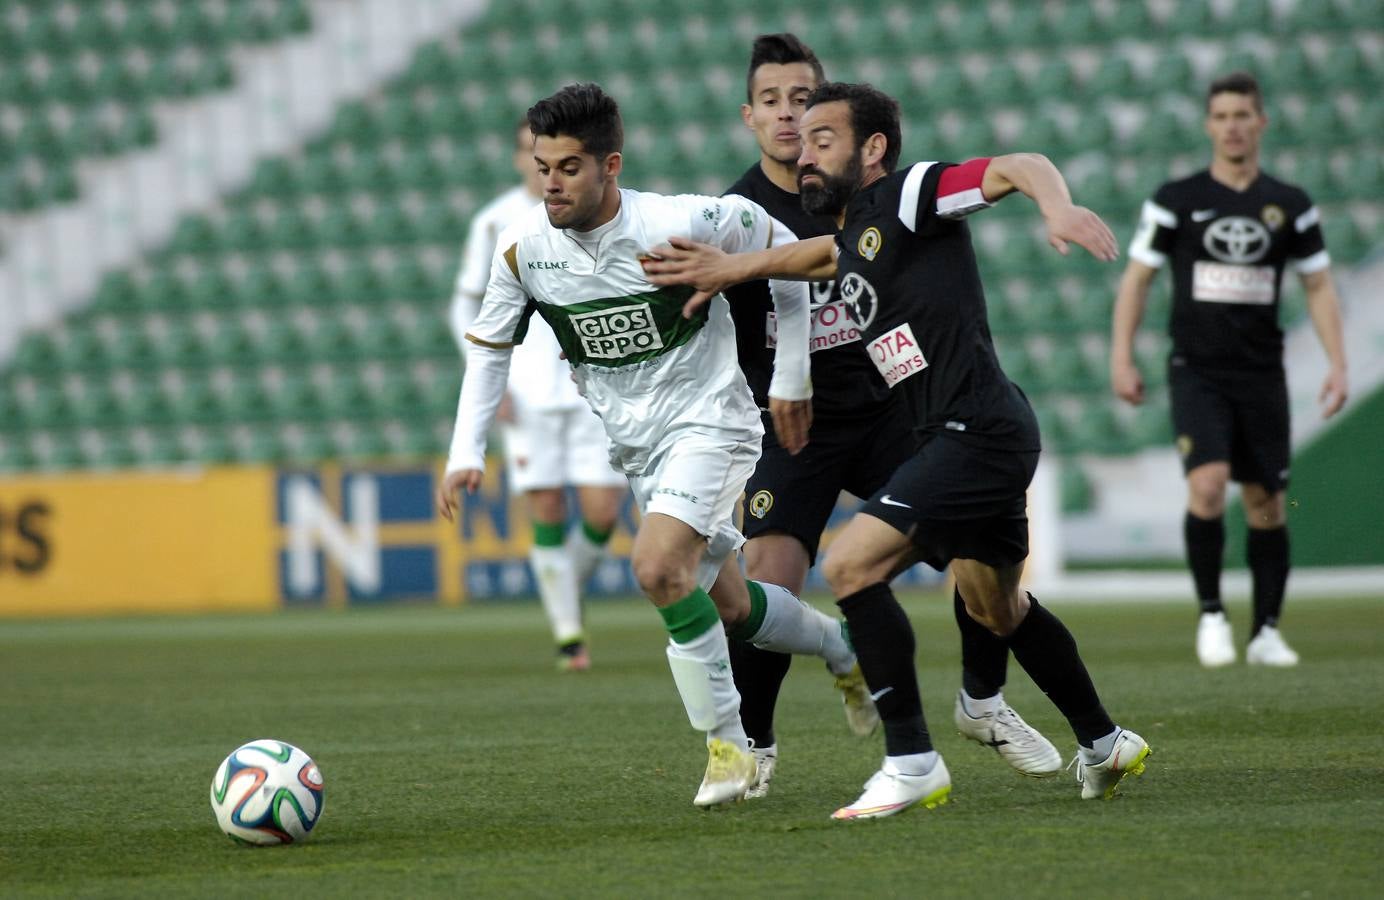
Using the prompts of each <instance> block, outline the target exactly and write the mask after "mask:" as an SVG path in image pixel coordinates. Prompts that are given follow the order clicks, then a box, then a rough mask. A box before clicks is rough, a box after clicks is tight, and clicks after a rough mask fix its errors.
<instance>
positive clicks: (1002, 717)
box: [952, 691, 1062, 778]
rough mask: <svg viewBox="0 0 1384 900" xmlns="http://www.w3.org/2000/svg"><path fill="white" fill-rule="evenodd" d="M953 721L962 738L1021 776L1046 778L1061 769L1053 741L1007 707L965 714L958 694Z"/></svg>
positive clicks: (1060, 761)
mask: <svg viewBox="0 0 1384 900" xmlns="http://www.w3.org/2000/svg"><path fill="white" fill-rule="evenodd" d="M952 720H953V721H954V722H956V730H957V731H959V732H961V736H962V737H964V738H969V739H970V740H973V741H975V742H976V743H978V744H984V745H985V746H987V747H991V748H993V749H994V751H995V752H996V753H998V754H999V755H1000V756H1001V757H1003V758H1004V761H1005V762H1007V763H1009V764H1010V765H1011V766H1013V767H1014V769H1015V770H1016V771H1017V772H1018V773H1019V774H1020V775H1028V776H1030V777H1033V778H1047V777H1048V776H1050V775H1056V774H1057V773H1058V772H1059V771H1061V769H1062V754H1060V753H1058V752H1057V748H1056V747H1054V746H1053V745H1052V741H1049V740H1048V739H1047V738H1045V737H1043V735H1042V734H1041V733H1040V732H1039V731H1038V729H1036V728H1034V727H1033V726H1032V725H1029V724H1028V723H1027V722H1025V721H1024V720H1023V719H1022V718H1021V717H1020V716H1019V714H1018V713H1016V712H1015V711H1014V710H1013V708H1012V707H1010V706H1009V704H1007V703H1005V704H1002V705H1001V706H1000V708H999V709H998V710H996V711H995V712H987V713H984V714H982V715H980V716H973V715H971V714H970V713H969V712H967V711H966V705H965V704H964V703H962V702H961V693H960V692H959V691H958V692H957V695H956V710H955V712H954V713H953V716H952Z"/></svg>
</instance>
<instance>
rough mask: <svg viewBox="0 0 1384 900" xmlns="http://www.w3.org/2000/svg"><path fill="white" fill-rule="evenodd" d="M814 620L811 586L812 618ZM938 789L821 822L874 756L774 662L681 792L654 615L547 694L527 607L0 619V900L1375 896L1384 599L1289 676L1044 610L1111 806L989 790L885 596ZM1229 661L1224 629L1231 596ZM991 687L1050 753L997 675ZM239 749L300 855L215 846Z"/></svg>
mask: <svg viewBox="0 0 1384 900" xmlns="http://www.w3.org/2000/svg"><path fill="white" fill-rule="evenodd" d="M818 602H819V604H820V605H823V606H825V601H822V600H819V601H818ZM906 605H907V606H908V609H909V611H910V613H911V614H912V616H913V619H914V623H915V626H916V629H917V632H918V644H919V647H918V660H919V672H920V676H921V679H922V684H923V692H924V702H925V704H926V706H927V712H928V717H929V722H930V724H931V727H932V731H933V734H934V736H935V739H936V742H937V745H938V749H939V750H941V752H942V753H943V755H944V756H945V757H946V759H947V763H948V766H949V767H950V768H951V771H952V775H953V779H954V785H955V787H954V790H953V794H952V802H951V803H950V804H949V805H947V806H945V807H942V808H940V809H938V810H935V811H924V810H921V809H918V810H914V811H911V812H908V813H906V814H904V815H901V816H898V817H895V818H892V819H887V820H883V821H879V822H863V823H836V822H832V821H830V820H829V819H828V815H829V814H830V812H831V811H832V810H833V809H834V808H835V807H836V806H838V805H840V804H841V803H843V802H845V801H849V800H851V799H854V797H855V795H856V793H857V791H858V789H859V787H860V785H861V784H862V783H863V782H864V780H865V779H866V778H867V777H868V776H869V775H870V774H871V773H872V772H873V771H874V769H875V768H876V766H877V765H878V763H879V759H880V756H881V754H882V744H881V741H880V739H879V737H878V736H876V737H873V738H869V739H858V738H854V737H852V736H851V735H850V734H849V733H848V731H847V729H846V726H845V720H844V717H843V716H842V715H841V712H840V704H839V701H838V699H837V697H836V696H835V695H834V693H833V691H832V689H831V683H830V680H829V678H828V677H827V675H826V674H825V672H824V671H823V669H822V668H821V666H820V665H819V664H817V663H816V662H814V661H808V660H799V661H798V662H797V663H796V664H795V665H794V670H793V672H791V673H790V675H789V677H788V681H787V683H786V685H785V691H784V695H783V697H782V699H781V701H780V704H779V716H778V737H779V744H780V748H781V757H780V765H779V774H778V776H777V778H776V779H775V782H774V786H773V789H772V790H771V792H770V794H769V796H768V797H767V798H765V799H763V800H759V801H754V802H752V803H748V804H739V805H737V806H735V807H732V808H728V809H723V810H716V811H711V812H703V811H699V810H697V809H695V808H693V806H692V805H691V802H690V801H691V799H692V794H693V792H694V791H695V789H696V787H697V783H698V781H699V780H700V778H701V774H702V769H703V767H704V765H705V761H706V757H705V752H704V750H703V749H702V745H701V738H700V736H699V735H697V734H695V733H693V732H692V731H691V730H690V729H689V727H688V725H687V722H686V719H685V717H684V714H683V711H682V707H681V704H680V703H679V701H678V698H677V695H676V693H675V691H674V688H673V685H672V680H671V678H670V676H669V674H668V669H667V665H666V663H665V660H664V656H663V649H662V645H663V640H664V637H663V633H662V631H661V628H660V625H659V621H658V617H657V616H656V615H655V614H654V613H653V611H652V610H651V609H649V608H648V606H647V605H646V604H644V603H642V602H636V601H611V602H603V603H597V604H593V606H592V608H591V611H590V628H591V632H592V635H593V640H592V650H593V657H594V661H595V667H594V669H593V670H592V671H591V672H590V673H588V674H586V675H559V674H557V673H556V672H555V671H554V669H553V666H552V650H551V647H550V645H549V642H548V639H547V635H546V631H545V628H544V625H543V622H542V618H541V615H540V613H539V612H538V609H537V607H536V606H535V605H533V604H496V605H489V606H477V607H474V608H463V609H459V610H446V609H437V608H431V607H429V608H408V607H405V608H392V609H375V610H366V611H352V612H347V613H342V614H331V613H322V612H315V613H308V612H299V613H284V614H280V615H277V616H263V617H261V616H245V617H215V618H206V617H187V618H157V619H123V620H98V621H72V622H8V623H0V798H2V801H0V896H6V897H16V896H30V895H52V896H141V897H146V896H163V895H171V896H194V895H195V896H212V897H227V896H257V897H263V896H270V895H274V896H311V897H318V896H320V897H343V896H387V897H417V896H474V897H500V896H505V897H507V896H532V897H615V896H619V897H668V896H685V897H694V896H698V897H718V896H725V897H737V896H752V895H757V896H762V897H780V896H803V897H832V896H843V897H844V896H854V897H872V896H890V897H917V896H956V897H963V896H969V897H975V896H1076V897H1099V896H1118V897H1122V898H1123V897H1174V896H1176V897H1181V896H1206V897H1224V896H1254V897H1271V896H1283V897H1287V896H1295V897H1307V896H1315V897H1325V896H1331V897H1343V896H1344V897H1350V896H1378V891H1379V890H1380V887H1379V886H1380V884H1381V879H1384V861H1382V860H1381V857H1382V856H1384V727H1382V726H1381V724H1380V723H1381V722H1384V656H1381V654H1380V646H1381V641H1380V635H1381V634H1384V604H1382V603H1381V602H1380V598H1378V597H1375V598H1359V599H1339V600H1330V601H1310V602H1308V601H1304V602H1300V603H1290V605H1289V609H1288V617H1287V620H1286V622H1285V634H1286V635H1287V636H1288V638H1289V639H1290V640H1291V641H1292V643H1293V644H1294V645H1295V646H1296V647H1297V649H1298V650H1299V651H1300V652H1301V653H1302V655H1303V659H1304V662H1303V664H1302V665H1301V666H1299V667H1298V668H1297V669H1293V670H1286V671H1268V670H1259V669H1249V668H1247V667H1246V666H1244V665H1243V664H1240V665H1237V666H1235V667H1233V668H1230V669H1227V670H1222V671H1215V672H1206V671H1203V670H1201V669H1200V668H1199V667H1198V666H1197V665H1196V663H1195V660H1194V658H1193V654H1192V637H1193V630H1194V627H1195V613H1194V610H1193V609H1192V608H1190V604H1186V603H1161V604H1160V603H1153V604H1138V605H1129V604H1125V605H1109V606H1100V605H1092V604H1063V603H1062V602H1061V600H1060V599H1059V598H1053V599H1052V601H1051V605H1052V607H1053V608H1054V609H1056V610H1057V611H1058V612H1059V613H1060V614H1061V615H1062V616H1063V617H1064V619H1065V620H1066V621H1067V623H1068V624H1069V625H1070V626H1071V628H1072V630H1073V632H1074V633H1075V634H1076V636H1077V639H1078V642H1079V643H1080V645H1081V647H1082V649H1083V652H1084V654H1085V657H1086V660H1087V662H1088V664H1089V666H1090V668H1091V670H1092V672H1093V674H1094V676H1095V679H1096V682H1097V685H1098V687H1099V688H1100V689H1101V692H1102V695H1103V697H1104V699H1105V701H1106V704H1107V706H1108V707H1109V709H1110V710H1111V712H1112V713H1113V714H1114V716H1115V718H1116V719H1117V720H1118V721H1120V722H1122V723H1124V724H1127V725H1129V726H1130V727H1132V728H1134V729H1136V730H1137V731H1139V732H1140V733H1142V734H1143V735H1144V736H1145V737H1146V738H1147V739H1148V740H1149V743H1150V744H1151V745H1152V746H1153V751H1154V754H1153V756H1152V757H1151V758H1150V761H1149V767H1148V771H1147V773H1146V774H1145V775H1144V776H1143V777H1142V778H1139V779H1130V780H1129V781H1127V782H1126V789H1125V790H1124V793H1123V796H1121V797H1120V798H1118V799H1117V800H1115V801H1113V802H1108V803H1105V802H1094V801H1092V802H1082V801H1081V800H1080V799H1079V789H1078V787H1077V785H1076V783H1075V780H1074V778H1073V777H1072V775H1071V773H1064V774H1063V775H1062V776H1061V777H1058V778H1054V779H1049V780H1046V781H1034V780H1027V779H1024V778H1021V777H1020V776H1018V775H1016V774H1014V773H1012V772H1011V771H1010V770H1009V769H1008V768H1007V767H1006V766H1005V765H1004V764H1003V763H1002V762H1001V761H1000V760H999V758H998V757H997V756H995V755H994V754H993V753H992V752H991V751H989V750H988V749H985V748H981V747H978V746H976V745H973V744H969V743H966V742H964V741H963V740H962V739H961V738H959V737H958V736H957V735H956V734H955V732H954V731H953V730H952V729H951V727H950V718H951V706H952V698H953V696H954V692H955V689H956V686H957V683H958V677H959V676H958V674H957V640H956V636H955V626H954V624H953V623H952V621H951V610H950V603H948V602H946V600H945V599H944V598H941V597H939V596H937V595H916V596H911V597H908V598H907V603H906ZM1231 614H1232V619H1233V620H1234V621H1235V624H1236V627H1237V629H1238V632H1239V634H1238V636H1239V638H1240V640H1241V643H1243V638H1244V634H1243V632H1244V628H1245V624H1246V621H1247V610H1246V609H1245V608H1244V605H1243V604H1238V605H1235V606H1233V607H1232V610H1231ZM1010 681H1011V683H1010V687H1009V689H1008V691H1007V692H1006V693H1007V696H1008V697H1009V699H1010V701H1011V702H1012V703H1013V704H1014V705H1015V707H1016V708H1018V709H1019V711H1020V712H1021V713H1023V714H1024V715H1025V716H1026V717H1027V719H1028V720H1029V722H1031V723H1032V724H1034V725H1035V726H1037V727H1039V728H1041V729H1042V730H1043V731H1044V732H1045V733H1046V734H1048V735H1049V736H1050V737H1052V738H1053V739H1054V741H1055V742H1056V743H1057V744H1058V746H1059V748H1060V749H1062V751H1063V752H1064V754H1069V753H1070V752H1072V750H1073V748H1074V743H1073V740H1072V738H1071V734H1070V732H1069V731H1068V730H1067V728H1066V726H1065V723H1064V722H1062V720H1061V718H1060V717H1059V716H1058V715H1057V713H1056V711H1055V710H1054V709H1053V708H1052V706H1051V705H1050V704H1049V703H1048V702H1047V700H1046V699H1045V698H1044V697H1043V696H1042V695H1041V694H1040V693H1039V692H1038V691H1037V690H1036V689H1035V688H1034V687H1033V686H1032V684H1031V683H1030V682H1029V681H1028V680H1027V677H1026V676H1025V675H1024V674H1023V672H1022V671H1021V670H1019V668H1018V667H1017V665H1013V664H1011V669H1010ZM259 737H275V738H280V739H282V740H286V741H289V742H292V743H295V744H297V745H299V746H301V747H303V748H304V749H305V750H307V751H308V752H309V753H311V754H312V755H313V757H314V758H315V759H316V760H317V762H318V763H319V765H320V766H321V768H322V772H323V775H324V777H325V779H326V811H325V815H324V817H323V819H322V821H321V824H320V825H319V826H318V828H317V830H316V831H315V832H314V833H313V835H312V837H311V839H310V840H309V841H308V842H307V843H305V844H302V845H299V846H293V847H286V848H268V849H247V848H243V847H239V846H236V845H234V844H233V843H232V842H231V841H230V840H228V839H227V838H225V837H224V836H223V835H222V834H221V833H220V831H219V830H218V829H217V827H216V824H215V821H214V819H213V816H212V813H211V810H210V808H209V805H208V801H207V791H208V786H209V783H210V780H211V777H212V773H213V772H214V770H215V768H216V766H217V764H218V763H219V762H220V760H221V759H222V757H223V756H225V755H226V754H227V753H228V752H229V751H230V750H231V749H232V748H234V747H236V746H237V745H239V744H240V743H242V742H244V741H247V740H250V739H252V738H259Z"/></svg>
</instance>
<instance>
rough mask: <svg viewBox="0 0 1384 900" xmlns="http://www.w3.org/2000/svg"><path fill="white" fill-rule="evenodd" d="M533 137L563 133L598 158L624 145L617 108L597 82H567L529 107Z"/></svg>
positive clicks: (614, 151)
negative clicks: (555, 91)
mask: <svg viewBox="0 0 1384 900" xmlns="http://www.w3.org/2000/svg"><path fill="white" fill-rule="evenodd" d="M529 128H530V129H531V130H532V131H533V134H534V137H538V136H539V135H542V136H544V137H557V136H558V135H566V136H567V137H573V138H576V139H577V140H578V141H580V142H581V146H582V149H583V150H585V151H586V152H587V153H590V154H591V155H592V156H594V157H596V158H597V159H605V158H606V157H607V156H609V155H610V154H612V153H619V152H620V150H621V149H622V148H623V147H624V146H625V128H624V126H623V125H622V124H621V123H620V107H619V105H617V104H616V102H615V100H614V98H612V97H611V96H610V95H609V94H607V93H606V92H605V91H603V90H601V86H600V85H599V84H590V83H587V84H569V85H567V86H566V87H565V88H563V89H562V90H560V91H558V92H557V93H556V94H553V95H552V96H551V97H545V98H544V99H542V100H539V101H538V102H537V103H535V104H534V105H533V106H531V107H529Z"/></svg>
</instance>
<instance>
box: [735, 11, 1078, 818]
mask: <svg viewBox="0 0 1384 900" xmlns="http://www.w3.org/2000/svg"><path fill="white" fill-rule="evenodd" d="M824 80H825V78H824V76H823V72H822V64H821V63H820V62H819V61H818V59H817V57H816V55H815V54H814V53H813V52H812V50H811V49H810V48H809V47H807V45H805V44H804V43H803V42H802V41H800V40H799V39H798V38H797V37H796V36H795V35H792V34H765V35H760V36H759V37H758V38H756V40H755V42H754V48H753V50H752V51H751V54H750V65H749V72H748V75H747V102H746V103H745V104H744V105H743V106H742V107H741V117H742V118H743V120H744V122H745V124H746V126H747V127H749V128H750V129H751V130H752V131H753V132H754V134H755V139H756V141H757V143H758V144H759V150H760V159H759V162H757V163H756V164H755V165H753V166H751V167H750V168H749V170H748V171H746V172H745V174H744V175H742V176H741V177H740V180H738V181H737V182H736V183H735V184H733V185H731V187H730V189H729V190H728V191H727V192H726V193H728V194H739V195H741V196H743V197H747V198H749V199H751V200H754V201H755V202H756V203H758V204H759V205H760V206H762V207H764V208H765V209H766V210H768V212H769V214H770V215H772V216H774V218H775V219H777V220H778V221H779V222H782V223H783V224H784V225H786V226H788V227H789V228H790V229H792V231H793V233H794V234H795V235H797V236H798V237H799V238H810V237H817V236H819V235H829V234H834V233H835V231H836V222H835V220H834V219H833V218H832V216H830V215H824V214H813V213H809V212H806V211H804V210H803V207H802V202H801V200H800V198H799V195H798V155H799V153H800V152H801V150H802V141H801V140H800V139H799V137H798V122H799V120H800V119H801V118H802V115H803V112H804V111H805V110H806V108H807V97H808V95H809V94H810V93H811V92H812V90H813V89H814V88H816V87H817V85H819V84H820V83H821V82H822V81H824ZM726 296H727V298H729V299H730V301H731V303H730V309H731V316H732V317H733V318H734V319H735V330H736V340H737V344H738V348H739V358H740V367H741V369H742V370H743V371H744V373H745V376H746V379H747V380H748V381H749V384H750V388H751V390H753V391H754V393H755V397H756V399H757V400H758V402H759V405H760V407H761V408H763V409H766V410H767V408H768V405H769V404H768V399H767V397H768V392H769V381H770V378H771V376H772V373H773V362H774V344H775V328H774V307H773V302H772V300H771V298H770V295H769V288H768V282H766V281H755V282H750V283H748V284H742V285H736V286H735V287H733V288H730V289H728V290H727V291H726ZM811 341H812V347H811V351H812V385H813V397H812V414H813V421H812V427H811V430H810V432H809V435H808V444H807V446H806V447H805V448H804V449H802V450H801V451H800V452H798V453H796V454H791V453H789V452H788V451H787V450H786V449H784V447H783V446H782V445H780V444H779V443H778V441H777V440H776V439H775V437H774V430H773V428H772V427H770V423H768V422H766V423H765V429H764V443H763V455H762V456H761V457H760V461H759V464H758V466H757V467H756V469H755V472H754V475H753V476H751V477H750V480H749V483H748V484H747V485H746V486H745V505H744V515H743V525H742V526H741V530H742V531H743V532H744V534H745V537H746V539H747V540H746V544H745V547H744V555H745V567H746V572H747V577H748V578H750V579H753V580H758V581H764V582H768V583H771V584H778V585H782V586H784V587H786V588H787V589H788V590H790V591H792V592H793V593H794V594H795V595H798V596H801V595H802V591H803V586H804V583H805V582H806V580H807V573H808V570H809V569H810V568H811V566H812V564H813V563H814V562H815V561H816V558H817V549H818V541H819V539H820V538H821V535H822V532H823V530H824V529H825V528H826V524H827V520H828V518H829V517H830V516H831V513H832V510H833V509H834V508H835V506H836V503H837V499H838V497H839V495H840V493H841V492H842V491H843V490H844V491H847V492H849V493H851V494H853V495H855V496H857V497H870V496H872V495H873V494H874V493H875V492H876V491H877V490H879V488H880V487H882V486H883V485H884V483H885V482H886V481H888V479H889V476H890V475H892V474H893V472H894V470H895V469H897V468H898V467H899V466H901V465H903V463H904V462H905V461H906V460H907V459H909V458H910V457H911V456H912V455H913V451H914V448H915V445H916V443H917V440H916V438H915V437H914V435H913V429H912V427H911V426H910V424H909V422H908V419H907V415H906V414H905V413H904V412H903V409H902V406H901V404H900V402H899V398H898V396H896V395H895V394H894V393H893V392H891V391H890V390H889V388H888V386H887V385H886V384H885V383H884V381H882V380H881V379H880V377H879V375H878V374H877V373H876V372H875V367H874V366H873V365H871V363H870V360H869V358H868V357H867V356H866V355H865V354H864V353H863V352H862V349H861V345H860V329H859V328H858V327H857V325H856V323H855V322H854V320H852V318H851V316H850V314H849V313H848V311H847V308H846V304H845V303H844V302H843V301H842V299H841V295H840V291H839V290H838V287H837V282H836V280H835V279H824V280H821V281H816V282H813V283H812V334H811ZM954 605H955V610H956V618H957V624H958V626H959V628H960V630H961V645H962V652H961V661H962V689H961V690H960V691H959V692H958V694H957V699H956V704H955V708H954V710H953V719H954V721H955V724H956V727H957V729H958V731H960V732H961V734H962V735H963V736H965V737H967V738H969V739H971V740H973V741H976V742H978V743H981V744H984V745H986V746H990V747H993V748H994V749H995V750H996V751H997V752H998V753H999V755H1000V756H1001V757H1002V758H1003V759H1004V760H1005V761H1006V762H1008V763H1009V764H1010V765H1011V766H1013V767H1014V768H1015V769H1016V770H1017V771H1019V772H1021V773H1022V774H1025V775H1029V776H1034V777H1043V776H1048V775H1055V774H1057V772H1058V771H1059V770H1060V769H1061V765H1062V758H1061V755H1060V754H1059V753H1058V752H1057V749H1056V748H1055V747H1053V745H1052V743H1051V742H1050V741H1048V740H1047V738H1045V737H1043V735H1042V734H1041V733H1039V732H1038V731H1037V730H1036V729H1034V728H1033V727H1032V726H1030V725H1028V723H1026V722H1025V721H1024V720H1023V719H1022V718H1021V717H1020V716H1019V714H1018V713H1016V712H1015V711H1014V710H1013V708H1011V707H1010V706H1009V705H1008V704H1007V703H1006V702H1005V700H1004V695H1003V694H1002V693H1001V689H1002V688H1003V686H1004V682H1005V675H1006V667H1007V663H1008V660H1009V647H1008V645H1006V644H1005V643H1004V641H1002V640H1000V639H999V638H998V637H996V636H995V635H994V634H992V633H991V632H990V631H989V630H987V629H986V628H984V627H983V626H981V625H979V624H978V623H977V622H976V621H975V620H974V619H972V618H971V617H970V616H968V615H967V614H966V612H965V606H964V604H962V602H961V599H960V595H957V596H956V597H955V598H954ZM730 647H731V651H730V657H731V666H732V670H733V671H734V673H735V681H736V686H737V688H739V690H740V717H741V720H742V721H743V723H744V725H745V730H746V733H747V734H748V735H749V736H750V737H751V738H752V739H753V740H754V742H755V746H754V752H755V756H756V757H758V759H759V776H758V780H757V782H756V784H755V785H754V787H752V788H751V789H750V791H749V793H748V794H747V796H749V797H759V796H763V795H764V794H765V793H766V792H767V790H768V787H769V782H770V779H771V778H772V777H773V774H774V771H775V767H776V766H777V763H778V752H779V748H778V743H777V739H776V737H775V735H774V707H775V704H776V701H777V699H778V693H779V688H780V685H781V684H782V682H783V678H784V676H785V675H786V674H787V672H788V667H789V663H790V662H791V660H792V657H791V656H789V655H788V654H786V653H776V652H774V651H771V650H763V649H760V648H758V647H755V646H754V645H753V644H751V643H748V642H746V641H741V640H732V641H731V642H730ZM859 678H860V675H859V670H858V669H857V670H856V671H855V672H853V673H848V674H845V675H838V676H837V685H838V687H839V688H841V691H842V698H843V700H844V701H845V703H846V713H847V718H848V721H849V722H850V724H851V727H852V730H854V731H855V732H856V733H857V734H868V733H870V731H872V730H873V729H874V728H875V727H876V726H877V725H878V723H879V719H878V717H877V715H876V714H875V710H874V704H873V703H871V702H870V701H869V699H868V697H869V692H868V691H866V690H863V687H864V684H863V682H861V681H859ZM853 680H854V681H855V683H852V681H853ZM862 701H863V702H862Z"/></svg>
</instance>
